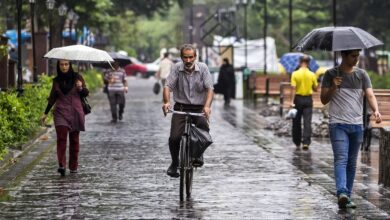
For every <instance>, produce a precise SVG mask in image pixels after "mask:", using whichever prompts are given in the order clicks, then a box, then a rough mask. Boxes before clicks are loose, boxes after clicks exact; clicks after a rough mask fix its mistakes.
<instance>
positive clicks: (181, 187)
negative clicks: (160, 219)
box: [179, 168, 186, 201]
mask: <svg viewBox="0 0 390 220" xmlns="http://www.w3.org/2000/svg"><path fill="white" fill-rule="evenodd" d="M185 173H186V171H185V170H184V168H180V192H179V194H180V201H183V200H184V185H185V182H186V178H185V176H186V174H185Z"/></svg>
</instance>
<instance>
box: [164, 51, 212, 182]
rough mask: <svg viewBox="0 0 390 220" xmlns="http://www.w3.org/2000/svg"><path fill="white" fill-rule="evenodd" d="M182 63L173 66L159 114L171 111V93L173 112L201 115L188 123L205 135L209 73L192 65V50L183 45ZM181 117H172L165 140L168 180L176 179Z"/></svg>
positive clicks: (197, 64) (200, 65)
mask: <svg viewBox="0 0 390 220" xmlns="http://www.w3.org/2000/svg"><path fill="white" fill-rule="evenodd" d="M180 57H181V60H182V62H178V63H176V64H175V65H174V66H173V67H172V69H171V73H170V74H169V76H168V78H167V80H166V84H165V86H164V90H163V101H164V104H163V106H162V110H163V112H164V115H166V113H167V112H168V110H169V109H170V108H171V104H170V92H172V93H173V100H174V101H175V105H174V107H173V109H174V110H176V111H183V112H198V113H200V112H203V113H204V114H205V117H192V123H193V124H195V126H196V127H199V128H201V129H204V130H206V131H209V130H210V129H209V124H208V119H209V116H210V113H211V110H210V107H211V102H212V99H213V95H214V92H213V89H214V88H213V81H212V78H211V74H210V72H209V69H208V67H207V65H206V64H205V63H201V62H197V61H196V49H195V47H194V46H192V45H191V44H184V45H183V46H182V47H181V49H180ZM184 126H185V115H177V114H173V115H172V122H171V131H170V137H169V151H170V153H171V157H172V163H171V165H170V166H169V168H168V170H167V174H168V175H169V176H171V177H179V173H178V172H177V167H178V165H179V150H180V140H181V136H182V134H183V132H184ZM193 165H194V166H195V167H196V166H198V167H200V166H202V165H203V158H202V157H201V158H196V159H195V161H194V162H193Z"/></svg>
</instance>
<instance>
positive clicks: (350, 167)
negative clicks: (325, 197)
mask: <svg viewBox="0 0 390 220" xmlns="http://www.w3.org/2000/svg"><path fill="white" fill-rule="evenodd" d="M329 135H330V141H331V142H332V149H333V157H334V174H335V179H336V190H337V196H339V195H340V194H341V193H344V194H347V196H349V197H350V196H351V193H352V187H353V181H354V180H355V173H356V160H357V157H358V153H359V149H360V146H361V144H362V142H363V125H360V124H359V125H353V124H339V123H336V124H329Z"/></svg>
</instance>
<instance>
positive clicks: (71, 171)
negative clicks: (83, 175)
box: [69, 170, 77, 173]
mask: <svg viewBox="0 0 390 220" xmlns="http://www.w3.org/2000/svg"><path fill="white" fill-rule="evenodd" d="M69 172H70V173H77V170H70V171H69Z"/></svg>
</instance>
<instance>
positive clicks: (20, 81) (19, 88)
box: [16, 0, 23, 96]
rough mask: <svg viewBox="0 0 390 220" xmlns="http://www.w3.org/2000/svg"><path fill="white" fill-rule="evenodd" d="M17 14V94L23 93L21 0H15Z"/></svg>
mask: <svg viewBox="0 0 390 220" xmlns="http://www.w3.org/2000/svg"><path fill="white" fill-rule="evenodd" d="M16 7H17V15H18V18H17V19H18V85H17V89H16V90H17V91H18V95H19V96H21V95H22V94H23V73H22V0H17V1H16Z"/></svg>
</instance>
